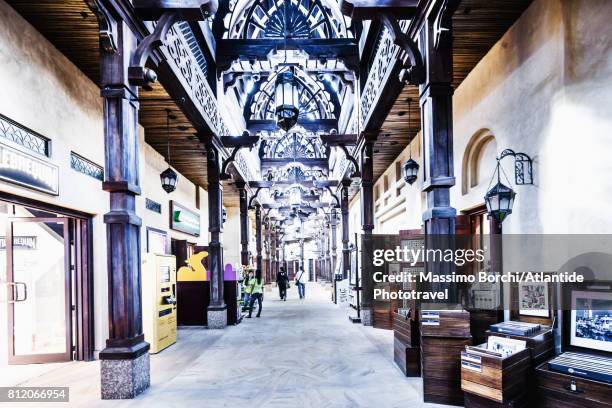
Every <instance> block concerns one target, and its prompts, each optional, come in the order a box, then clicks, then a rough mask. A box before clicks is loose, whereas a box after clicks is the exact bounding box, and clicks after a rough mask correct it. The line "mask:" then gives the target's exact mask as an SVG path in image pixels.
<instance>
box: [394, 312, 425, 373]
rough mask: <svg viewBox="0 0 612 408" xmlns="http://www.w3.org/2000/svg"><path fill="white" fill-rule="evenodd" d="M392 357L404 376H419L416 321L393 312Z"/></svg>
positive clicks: (419, 360)
mask: <svg viewBox="0 0 612 408" xmlns="http://www.w3.org/2000/svg"><path fill="white" fill-rule="evenodd" d="M393 338H394V339H393V358H394V360H395V363H396V364H397V365H398V366H399V368H400V369H401V370H402V372H403V373H404V375H406V377H420V376H421V348H420V347H419V346H420V344H419V327H418V322H417V321H416V320H413V319H412V318H411V317H410V316H404V315H401V314H399V313H393Z"/></svg>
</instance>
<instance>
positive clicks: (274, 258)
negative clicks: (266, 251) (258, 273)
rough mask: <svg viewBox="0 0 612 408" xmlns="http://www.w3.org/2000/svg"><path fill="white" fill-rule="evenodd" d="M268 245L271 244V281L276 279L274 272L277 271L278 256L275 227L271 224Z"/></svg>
mask: <svg viewBox="0 0 612 408" xmlns="http://www.w3.org/2000/svg"><path fill="white" fill-rule="evenodd" d="M270 246H271V256H272V259H271V262H270V264H271V267H272V268H271V275H272V276H271V279H272V281H276V274H277V273H278V257H277V253H276V228H275V227H274V225H273V226H272V230H271V235H270Z"/></svg>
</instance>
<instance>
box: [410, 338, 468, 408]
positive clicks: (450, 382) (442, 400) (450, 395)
mask: <svg viewBox="0 0 612 408" xmlns="http://www.w3.org/2000/svg"><path fill="white" fill-rule="evenodd" d="M471 344H472V339H471V338H469V337H468V338H460V337H449V338H444V337H424V336H421V368H422V373H423V400H424V401H425V402H434V403H437V404H448V405H463V392H462V391H461V368H460V367H461V351H462V350H465V346H469V345H471Z"/></svg>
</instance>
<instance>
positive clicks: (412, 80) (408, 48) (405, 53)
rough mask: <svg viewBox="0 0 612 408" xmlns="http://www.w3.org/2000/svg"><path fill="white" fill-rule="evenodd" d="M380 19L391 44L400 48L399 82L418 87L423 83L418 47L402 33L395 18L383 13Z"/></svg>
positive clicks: (423, 70) (422, 67) (423, 73)
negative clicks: (400, 68) (391, 41)
mask: <svg viewBox="0 0 612 408" xmlns="http://www.w3.org/2000/svg"><path fill="white" fill-rule="evenodd" d="M380 19H381V21H382V23H383V24H384V25H385V27H386V28H387V29H388V30H389V33H390V34H391V38H392V39H393V43H394V44H395V45H397V46H398V47H400V48H401V50H402V51H401V53H400V60H401V62H402V66H403V68H402V70H401V71H400V73H399V80H400V82H407V83H409V84H412V85H420V84H422V83H423V82H425V64H424V63H423V57H422V56H421V51H419V46H418V45H417V44H416V43H415V42H414V41H413V40H412V38H410V36H408V35H407V34H406V33H404V32H403V31H402V29H401V27H400V25H399V23H398V20H397V18H396V17H395V16H391V15H389V14H386V13H383V14H381V15H380Z"/></svg>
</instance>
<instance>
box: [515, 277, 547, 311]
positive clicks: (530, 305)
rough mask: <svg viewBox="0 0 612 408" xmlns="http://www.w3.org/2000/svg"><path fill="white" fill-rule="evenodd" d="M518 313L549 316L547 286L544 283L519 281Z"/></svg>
mask: <svg viewBox="0 0 612 408" xmlns="http://www.w3.org/2000/svg"><path fill="white" fill-rule="evenodd" d="M518 290H519V314H521V315H524V316H536V317H549V316H550V310H549V308H548V304H549V303H548V286H547V284H545V283H519V287H518Z"/></svg>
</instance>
